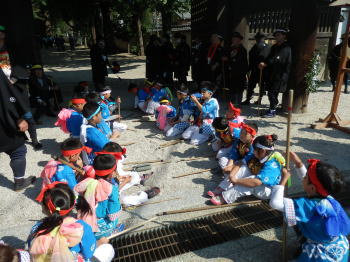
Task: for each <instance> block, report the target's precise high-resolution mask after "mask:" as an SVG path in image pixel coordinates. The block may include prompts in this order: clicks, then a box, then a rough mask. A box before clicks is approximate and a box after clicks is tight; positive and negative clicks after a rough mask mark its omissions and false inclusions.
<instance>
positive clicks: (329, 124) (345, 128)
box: [328, 123, 350, 134]
mask: <svg viewBox="0 0 350 262" xmlns="http://www.w3.org/2000/svg"><path fill="white" fill-rule="evenodd" d="M328 126H329V127H333V128H335V129H338V130H340V131H342V132H344V133H347V134H350V129H349V128H347V127H344V126H340V125H338V124H335V123H328Z"/></svg>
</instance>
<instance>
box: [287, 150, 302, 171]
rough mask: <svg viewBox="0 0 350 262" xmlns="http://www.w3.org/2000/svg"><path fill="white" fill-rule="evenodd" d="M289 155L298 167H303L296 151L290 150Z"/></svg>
mask: <svg viewBox="0 0 350 262" xmlns="http://www.w3.org/2000/svg"><path fill="white" fill-rule="evenodd" d="M289 157H290V160H291V161H293V162H294V164H295V166H296V167H297V168H301V167H302V166H303V165H304V164H303V162H302V161H301V159H300V158H299V156H298V155H297V154H296V153H294V152H289Z"/></svg>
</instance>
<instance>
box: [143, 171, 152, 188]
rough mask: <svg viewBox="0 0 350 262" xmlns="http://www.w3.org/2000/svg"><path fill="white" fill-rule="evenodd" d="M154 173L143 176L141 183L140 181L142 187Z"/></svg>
mask: <svg viewBox="0 0 350 262" xmlns="http://www.w3.org/2000/svg"><path fill="white" fill-rule="evenodd" d="M153 174H154V173H153V172H151V173H150V174H143V175H142V176H141V181H140V185H142V186H144V185H145V182H146V181H147V180H148V179H149V178H150V177H151V176H152V175H153Z"/></svg>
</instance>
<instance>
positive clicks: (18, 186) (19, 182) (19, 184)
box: [14, 176, 36, 191]
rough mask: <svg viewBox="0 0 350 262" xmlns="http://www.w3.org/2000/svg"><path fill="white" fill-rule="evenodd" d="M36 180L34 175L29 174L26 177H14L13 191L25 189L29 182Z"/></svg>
mask: <svg viewBox="0 0 350 262" xmlns="http://www.w3.org/2000/svg"><path fill="white" fill-rule="evenodd" d="M35 181H36V177H35V176H30V177H27V178H20V179H15V186H14V190H15V191H20V190H22V189H25V188H26V187H28V186H30V185H31V184H34V182H35Z"/></svg>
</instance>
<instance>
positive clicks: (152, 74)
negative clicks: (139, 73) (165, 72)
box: [145, 35, 161, 81]
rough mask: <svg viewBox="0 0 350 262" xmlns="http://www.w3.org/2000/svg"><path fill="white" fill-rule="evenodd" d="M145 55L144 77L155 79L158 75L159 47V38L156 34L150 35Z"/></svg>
mask: <svg viewBox="0 0 350 262" xmlns="http://www.w3.org/2000/svg"><path fill="white" fill-rule="evenodd" d="M145 55H146V78H147V79H148V80H150V81H155V80H156V79H159V77H160V60H161V49H160V39H159V38H158V37H157V36H156V35H151V37H150V40H149V43H148V45H147V46H146V50H145Z"/></svg>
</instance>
